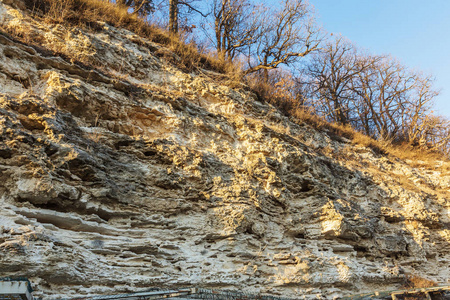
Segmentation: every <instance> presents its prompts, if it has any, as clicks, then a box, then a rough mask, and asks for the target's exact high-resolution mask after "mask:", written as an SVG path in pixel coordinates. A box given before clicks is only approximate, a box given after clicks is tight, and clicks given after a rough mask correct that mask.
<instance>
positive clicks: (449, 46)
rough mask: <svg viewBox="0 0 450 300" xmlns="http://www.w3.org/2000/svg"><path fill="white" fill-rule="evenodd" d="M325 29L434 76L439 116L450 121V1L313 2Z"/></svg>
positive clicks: (330, 0)
mask: <svg viewBox="0 0 450 300" xmlns="http://www.w3.org/2000/svg"><path fill="white" fill-rule="evenodd" d="M309 1H310V3H311V4H312V5H313V6H314V7H315V16H316V18H317V21H318V23H319V24H321V25H322V26H323V28H324V29H325V30H326V31H328V32H330V33H335V34H338V33H340V34H342V35H343V36H345V37H347V38H349V39H350V40H351V41H353V42H354V43H355V44H357V45H359V46H360V47H362V48H365V49H368V50H369V51H370V52H371V53H373V54H392V55H393V56H394V57H396V58H397V59H399V60H400V61H401V62H402V63H403V64H404V65H406V66H408V67H409V68H411V69H414V70H420V71H423V72H425V73H427V74H433V75H434V77H435V78H436V82H435V87H436V88H437V89H440V90H441V94H440V95H439V96H438V97H437V98H436V105H435V107H434V111H435V113H436V114H440V115H444V116H446V117H447V118H450V0H430V1H423V0H420V1H419V0H309Z"/></svg>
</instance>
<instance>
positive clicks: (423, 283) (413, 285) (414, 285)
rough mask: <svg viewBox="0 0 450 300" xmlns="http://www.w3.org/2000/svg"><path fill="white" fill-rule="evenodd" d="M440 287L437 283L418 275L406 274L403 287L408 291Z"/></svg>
mask: <svg viewBox="0 0 450 300" xmlns="http://www.w3.org/2000/svg"><path fill="white" fill-rule="evenodd" d="M433 286H438V284H437V283H436V282H435V281H432V280H428V279H426V278H423V277H421V276H418V275H414V274H406V275H405V281H404V283H403V287H404V288H407V289H418V288H428V287H433Z"/></svg>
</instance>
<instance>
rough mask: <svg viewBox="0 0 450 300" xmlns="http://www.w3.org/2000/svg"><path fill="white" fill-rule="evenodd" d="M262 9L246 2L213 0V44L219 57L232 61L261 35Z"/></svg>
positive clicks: (243, 0)
mask: <svg viewBox="0 0 450 300" xmlns="http://www.w3.org/2000/svg"><path fill="white" fill-rule="evenodd" d="M261 16H262V7H261V6H256V5H254V4H252V3H251V2H250V1H248V0H213V7H212V17H213V22H212V23H213V24H214V25H213V31H214V35H213V36H214V37H213V40H214V44H215V48H216V50H217V52H218V54H219V56H220V57H222V58H223V59H227V60H232V59H233V58H235V57H236V55H237V54H238V53H247V52H248V50H247V49H248V47H249V46H250V45H251V44H253V43H255V41H256V40H257V39H258V38H259V36H260V35H261V28H262V19H261Z"/></svg>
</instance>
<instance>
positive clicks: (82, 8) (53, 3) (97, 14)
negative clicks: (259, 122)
mask: <svg viewBox="0 0 450 300" xmlns="http://www.w3.org/2000/svg"><path fill="white" fill-rule="evenodd" d="M23 1H24V3H25V5H26V6H27V8H28V9H30V10H31V11H32V13H33V14H34V15H36V16H40V17H42V18H43V19H44V20H45V21H46V22H49V23H60V24H65V25H72V26H84V27H87V28H90V29H91V30H101V28H102V26H101V25H100V24H99V23H98V21H103V22H106V23H108V24H110V25H112V26H115V27H121V28H125V29H128V30H130V31H132V32H134V33H136V34H138V35H140V36H142V37H145V38H148V39H149V40H151V41H153V42H155V43H158V44H161V45H164V46H166V47H167V48H168V50H170V51H171V52H172V53H174V54H175V55H171V54H169V53H164V52H162V53H157V54H158V55H160V56H164V57H165V58H166V59H168V60H169V61H170V62H172V63H174V64H175V65H177V66H178V67H180V68H181V69H183V70H184V71H192V70H194V69H197V68H202V69H207V70H211V71H215V72H219V73H222V74H232V75H233V76H235V74H236V72H235V69H236V68H235V67H234V66H233V65H232V64H230V63H228V62H225V61H222V60H220V59H219V58H218V57H217V56H213V55H209V54H203V53H199V51H198V49H197V47H196V45H194V44H186V43H184V42H183V41H181V40H180V38H179V37H178V36H175V35H172V34H170V33H169V32H167V31H165V30H163V29H161V28H159V27H157V26H153V25H151V24H149V23H148V22H147V21H145V20H144V19H142V18H140V17H138V16H137V15H133V14H130V13H128V12H127V10H126V9H124V8H120V7H118V6H116V5H115V4H113V3H110V2H108V1H105V0H23Z"/></svg>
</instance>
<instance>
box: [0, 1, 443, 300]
mask: <svg viewBox="0 0 450 300" xmlns="http://www.w3.org/2000/svg"><path fill="white" fill-rule="evenodd" d="M0 25H1V33H0V132H1V136H0V181H1V184H0V202H1V207H2V209H1V210H0V275H1V276H18V275H21V276H27V277H28V278H30V280H31V281H32V282H33V284H34V286H35V289H36V292H35V294H36V296H40V297H43V298H44V299H50V298H57V297H74V296H83V295H93V294H113V293H119V292H125V291H139V290H142V289H148V288H152V287H168V288H169V287H170V288H173V287H181V286H198V287H206V288H216V289H222V288H223V289H239V290H243V291H246V292H253V293H266V294H272V295H282V296H285V297H296V298H297V297H298V298H302V297H306V298H317V297H322V298H329V299H331V298H333V297H337V296H342V295H349V294H354V293H358V292H365V291H371V290H375V289H377V290H379V289H395V288H399V287H400V286H401V285H402V282H403V281H404V279H405V274H415V275H419V276H421V277H424V278H428V279H430V280H434V281H436V282H437V283H440V284H448V283H449V282H448V278H449V277H450V274H449V268H448V266H449V262H450V247H449V243H450V220H449V217H450V215H449V208H450V207H449V206H450V201H449V199H450V198H449V193H448V189H449V187H450V164H448V163H445V162H436V163H435V165H430V164H429V163H428V164H423V165H421V164H420V162H415V163H414V165H412V164H411V162H405V161H401V160H398V159H395V158H392V157H390V158H389V157H386V156H383V155H380V154H376V153H374V152H373V151H372V150H371V149H369V148H365V147H362V146H358V145H354V144H352V143H351V142H350V141H349V140H346V139H345V138H342V137H336V136H334V135H332V134H331V133H327V132H322V131H318V130H316V129H314V128H312V127H311V126H309V125H307V124H302V123H301V122H297V123H293V122H291V121H290V120H289V119H288V118H287V117H285V116H283V115H282V114H280V112H278V111H277V110H276V109H275V108H273V107H272V106H270V105H268V104H265V103H261V102H259V101H258V100H257V99H256V97H255V95H254V94H252V93H251V92H250V91H249V90H248V89H246V88H245V86H242V87H241V88H230V87H229V85H227V82H226V80H225V79H220V78H221V76H219V74H214V73H212V72H209V71H196V72H193V73H186V72H183V71H182V70H180V69H177V68H176V67H175V66H174V65H171V64H170V63H169V62H167V61H166V60H165V59H164V57H165V56H167V53H168V50H167V49H165V48H164V47H163V46H161V45H158V44H155V43H152V42H151V41H148V40H146V39H144V38H142V37H139V36H137V35H135V34H133V33H132V32H129V31H127V30H124V29H118V28H114V27H111V26H109V25H107V24H104V23H98V24H97V25H98V26H96V30H95V31H94V30H87V29H80V28H71V27H67V26H64V25H60V24H47V23H43V22H41V21H40V20H38V19H33V18H31V17H30V16H29V15H28V13H27V12H26V11H21V10H18V9H17V8H13V7H11V6H9V5H6V4H5V3H1V2H0ZM16 37H20V40H19V39H17V38H16ZM37 44H38V45H39V47H35V46H31V45H37ZM161 53H163V55H161ZM170 55H171V56H172V60H175V61H176V60H177V57H176V55H175V54H170Z"/></svg>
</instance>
